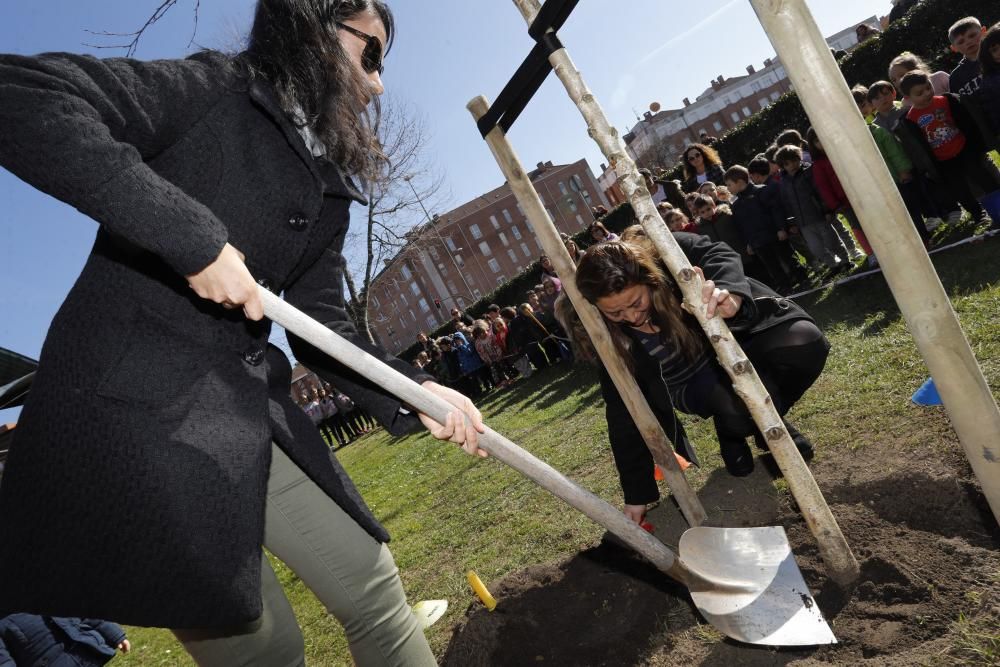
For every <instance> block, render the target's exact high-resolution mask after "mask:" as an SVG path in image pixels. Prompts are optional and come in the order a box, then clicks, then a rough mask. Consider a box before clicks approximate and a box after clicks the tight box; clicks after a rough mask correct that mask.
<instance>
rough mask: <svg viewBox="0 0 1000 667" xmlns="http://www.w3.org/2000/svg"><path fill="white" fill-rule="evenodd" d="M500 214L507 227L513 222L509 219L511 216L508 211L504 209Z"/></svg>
mask: <svg viewBox="0 0 1000 667" xmlns="http://www.w3.org/2000/svg"><path fill="white" fill-rule="evenodd" d="M502 213H503V219H504V220H506V221H507V224H508V225H509V224H510V223H512V222H514V218H512V217H511V215H510V211H508V210H507V209H504V210H503V211H502Z"/></svg>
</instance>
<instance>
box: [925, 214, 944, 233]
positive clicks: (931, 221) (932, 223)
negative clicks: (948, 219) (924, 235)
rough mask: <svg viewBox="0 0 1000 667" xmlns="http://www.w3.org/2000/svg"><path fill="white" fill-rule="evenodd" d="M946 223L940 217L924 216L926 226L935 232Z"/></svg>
mask: <svg viewBox="0 0 1000 667" xmlns="http://www.w3.org/2000/svg"><path fill="white" fill-rule="evenodd" d="M943 224H944V220H942V219H941V218H938V217H930V218H924V227H925V228H926V229H927V231H929V232H933V231H934V230H935V229H937V228H938V227H940V226H941V225H943Z"/></svg>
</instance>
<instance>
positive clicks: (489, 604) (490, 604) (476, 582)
mask: <svg viewBox="0 0 1000 667" xmlns="http://www.w3.org/2000/svg"><path fill="white" fill-rule="evenodd" d="M465 578H466V579H468V580H469V585H470V586H472V590H473V591H475V593H476V595H477V596H479V599H480V600H482V601H483V604H484V605H486V608H487V609H489V610H490V611H493V610H494V609H496V607H497V601H496V598H494V597H493V596H492V595H491V594H490V592H489V591H488V590H486V585H485V584H483V580H482V579H480V578H479V575H478V574H476V573H475V572H474V571H472V570H469V571H468V572H466V573H465Z"/></svg>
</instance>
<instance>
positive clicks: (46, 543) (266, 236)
mask: <svg viewBox="0 0 1000 667" xmlns="http://www.w3.org/2000/svg"><path fill="white" fill-rule="evenodd" d="M0 99H2V100H3V103H2V104H0V164H2V165H3V166H4V167H5V168H7V169H9V170H10V171H11V172H13V173H14V174H15V175H17V176H19V177H20V178H22V179H23V180H25V181H27V182H28V183H30V184H31V185H33V186H34V187H36V188H38V189H39V190H42V191H43V192H46V193H48V194H51V195H52V196H54V197H57V198H58V199H60V200H62V201H64V202H67V203H68V204H70V205H72V206H75V207H76V208H77V209H79V210H80V211H82V212H83V213H85V214H87V215H89V216H90V217H92V218H93V219H94V220H96V221H97V222H98V223H100V228H99V230H98V232H97V239H96V242H95V244H94V248H93V250H92V252H91V254H90V257H89V258H88V260H87V263H86V265H85V266H84V268H83V272H82V273H81V275H80V277H79V279H78V280H77V282H76V284H75V285H74V287H73V289H72V290H71V291H70V293H69V295H68V296H67V298H66V301H65V302H64V303H63V305H62V307H61V308H60V310H59V312H58V313H57V314H56V316H55V319H54V320H53V322H52V326H51V328H50V330H49V333H48V337H47V338H46V341H45V345H44V348H43V350H42V354H41V359H40V360H39V363H40V366H39V370H38V374H37V376H36V378H35V383H34V386H33V387H32V392H31V395H30V397H29V398H28V402H27V404H26V405H25V407H24V411H23V412H22V414H21V421H20V423H19V425H18V429H17V434H16V436H15V438H14V442H13V447H12V450H11V452H10V458H9V460H8V465H7V468H6V471H5V473H4V476H3V482H2V485H0V613H6V612H11V611H25V612H37V613H42V614H46V615H56V616H79V617H97V618H112V619H115V620H117V621H119V622H122V623H127V624H132V625H151V626H159V627H179V628H183V627H213V626H231V625H235V624H240V623H244V622H248V621H251V620H253V619H256V618H257V617H259V616H260V613H261V601H260V555H261V540H262V536H263V528H264V526H263V518H264V504H265V494H266V488H267V480H268V471H269V468H270V456H271V442H272V440H273V441H276V442H277V443H278V444H279V445H280V446H281V447H282V449H284V450H285V451H286V452H287V454H288V455H289V457H290V458H291V459H292V460H293V461H295V462H296V463H297V464H298V465H299V466H301V467H302V468H303V469H304V470H305V472H306V473H307V474H308V475H309V477H310V478H312V479H313V480H314V481H315V482H316V483H317V484H318V485H319V487H320V488H321V489H322V490H323V491H324V492H325V493H326V494H327V495H329V496H330V497H331V498H332V499H333V500H334V501H336V502H337V503H338V504H339V505H340V506H341V507H343V508H344V510H345V511H346V512H347V513H348V514H349V515H350V516H351V517H352V518H354V519H355V520H356V521H357V522H358V523H359V524H360V525H361V526H362V527H363V528H364V529H365V530H366V531H368V533H369V534H371V535H372V537H374V538H375V539H377V540H379V541H386V540H387V539H388V535H387V534H386V532H385V530H384V529H383V528H382V527H381V526H380V525H379V524H378V522H377V521H376V520H375V518H374V517H373V516H372V515H371V513H370V511H369V510H368V508H367V507H366V506H365V504H364V502H363V501H362V499H361V497H360V495H359V494H358V492H357V490H356V488H355V487H354V485H353V484H352V483H351V480H350V479H349V478H348V476H347V474H346V473H345V472H344V470H343V469H342V468H341V467H340V465H339V464H338V463H337V461H336V459H334V458H332V457H331V456H330V455H329V450H328V448H327V447H326V445H325V444H324V442H323V440H322V439H321V438H320V437H319V434H318V432H317V431H316V429H315V428H313V425H312V423H311V421H310V420H309V418H308V417H307V416H306V415H305V414H304V413H303V412H302V410H301V409H300V408H298V407H297V406H296V405H295V403H293V402H292V400H291V398H290V396H289V383H290V375H291V368H290V366H289V363H288V360H287V358H286V357H285V355H284V354H283V353H281V352H280V351H279V350H278V349H277V348H275V347H273V346H270V345H268V343H267V340H268V335H269V333H270V323H269V322H261V323H251V322H248V321H247V320H245V319H244V317H243V316H242V313H240V312H239V311H227V310H225V309H223V308H222V307H220V306H217V305H214V304H212V303H209V302H207V301H205V300H203V299H200V298H198V297H197V296H196V295H195V294H194V292H193V291H192V290H191V289H190V288H189V287H188V285H187V282H186V280H185V279H184V277H183V276H184V275H185V274H189V273H192V272H196V271H198V270H200V269H202V268H203V267H204V266H206V265H207V264H208V263H210V262H211V261H212V260H213V259H214V258H215V257H216V256H217V255H218V253H219V251H220V249H221V248H222V246H223V244H224V243H226V242H227V241H228V242H230V243H231V244H232V245H233V246H235V247H236V248H237V249H239V250H240V251H242V252H243V253H245V254H246V257H247V265H248V267H249V269H250V271H251V273H252V274H253V275H254V276H255V277H256V278H257V279H258V280H259V281H260V282H262V283H263V284H265V285H267V286H269V287H270V289H272V290H273V291H276V292H284V296H285V299H286V300H287V301H289V302H291V303H293V304H294V305H296V306H298V307H299V308H301V309H303V310H304V311H305V312H306V313H308V314H309V315H311V316H312V317H314V318H315V319H317V320H319V321H320V322H323V323H325V324H326V325H327V326H329V327H330V328H331V329H333V330H335V331H337V332H338V333H340V334H342V335H344V336H346V337H347V338H348V339H349V340H351V341H352V342H353V343H354V344H355V345H358V346H359V347H361V348H363V349H366V350H368V351H370V352H371V353H372V354H374V355H376V356H377V357H379V358H380V359H383V360H384V361H386V362H387V363H390V364H391V365H392V366H394V367H395V368H396V369H397V370H399V371H400V372H402V373H404V374H406V375H409V376H410V377H412V378H414V379H417V380H421V379H428V378H429V377H430V376H427V375H424V374H421V373H419V372H418V371H417V370H416V369H414V368H412V367H411V366H409V364H406V363H405V362H403V361H401V360H398V359H395V358H394V357H391V356H389V355H388V354H387V353H385V352H384V351H382V350H380V349H378V348H376V347H374V346H372V345H370V344H368V343H366V342H365V339H364V337H363V336H358V335H357V332H356V331H355V329H354V326H353V325H352V324H351V321H350V318H349V317H348V316H347V311H346V309H345V304H344V297H343V289H342V273H343V267H344V259H343V258H342V256H341V248H342V247H343V243H344V236H345V234H346V233H347V227H348V208H349V206H350V203H351V201H352V199H355V200H361V199H362V198H361V196H360V194H359V193H358V192H357V190H356V189H355V188H354V186H353V185H352V183H351V181H350V179H348V178H347V177H346V176H345V175H344V174H343V173H342V172H341V170H340V169H339V168H338V167H337V166H336V165H334V164H332V163H330V162H328V161H325V160H317V159H314V157H313V156H312V155H311V154H310V153H309V151H308V150H307V148H306V146H305V143H304V141H303V139H302V137H301V136H300V134H299V133H298V131H297V130H296V128H295V127H294V126H293V125H292V123H291V122H289V120H288V118H287V117H286V115H285V114H284V113H283V112H282V111H281V109H280V107H279V106H278V103H277V99H276V96H275V94H274V92H273V91H272V89H271V88H270V87H269V86H268V85H267V84H266V83H265V82H263V81H261V80H259V79H258V80H254V81H252V82H248V81H247V80H246V79H244V78H243V77H241V76H240V75H239V74H238V73H237V72H236V71H235V70H234V69H233V68H231V67H230V66H229V61H228V60H227V59H225V58H224V57H222V56H221V55H219V54H199V55H196V56H192V57H191V58H188V59H185V60H169V61H155V62H138V61H134V60H127V59H108V60H98V59H95V58H92V57H88V56H76V55H70V54H46V55H43V56H39V57H36V58H28V57H21V56H0ZM289 342H290V343H291V346H292V349H293V351H294V352H295V356H296V357H297V358H298V360H299V361H301V362H302V363H303V364H305V365H306V366H308V367H309V368H311V369H312V370H313V371H315V372H316V373H317V374H318V375H319V376H320V377H322V378H323V379H325V380H327V381H328V382H330V383H331V384H332V385H334V386H336V387H337V388H338V389H340V390H341V391H343V392H345V393H347V394H349V395H350V396H351V397H352V398H353V399H354V400H355V401H356V402H357V403H358V404H359V405H362V406H363V407H365V408H366V409H367V410H368V411H369V412H370V413H371V414H372V415H373V416H374V417H376V418H377V419H378V420H379V421H380V422H381V423H382V424H384V425H385V426H386V428H387V429H388V430H389V431H390V432H392V433H402V432H405V431H407V430H409V429H412V428H415V427H416V426H418V424H419V422H418V420H417V418H416V416H415V415H411V414H406V415H405V416H403V415H401V414H400V413H399V402H398V401H397V400H396V399H395V398H393V397H391V396H389V395H387V394H386V392H385V391H383V390H382V389H381V388H379V387H377V386H374V385H373V384H372V383H371V382H369V381H368V380H367V379H365V378H363V377H359V376H358V375H356V374H354V373H352V372H349V371H347V370H346V369H344V368H342V367H340V366H339V365H337V364H336V363H334V362H332V361H331V360H330V359H328V358H327V357H326V356H325V355H323V354H322V353H320V352H318V351H317V350H315V349H314V348H312V347H311V346H309V345H308V344H306V343H304V342H302V341H300V340H298V339H296V338H295V337H294V336H289ZM68 426H69V427H68Z"/></svg>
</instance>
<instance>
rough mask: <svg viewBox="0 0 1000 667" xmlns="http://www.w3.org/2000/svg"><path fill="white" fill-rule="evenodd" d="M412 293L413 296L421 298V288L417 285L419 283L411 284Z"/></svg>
mask: <svg viewBox="0 0 1000 667" xmlns="http://www.w3.org/2000/svg"><path fill="white" fill-rule="evenodd" d="M410 292H411V293H412V294H413V296H420V287H419V286H418V285H417V283H415V282H412V283H410Z"/></svg>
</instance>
